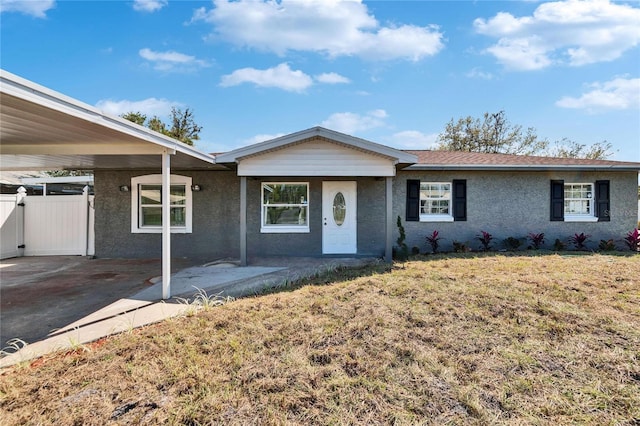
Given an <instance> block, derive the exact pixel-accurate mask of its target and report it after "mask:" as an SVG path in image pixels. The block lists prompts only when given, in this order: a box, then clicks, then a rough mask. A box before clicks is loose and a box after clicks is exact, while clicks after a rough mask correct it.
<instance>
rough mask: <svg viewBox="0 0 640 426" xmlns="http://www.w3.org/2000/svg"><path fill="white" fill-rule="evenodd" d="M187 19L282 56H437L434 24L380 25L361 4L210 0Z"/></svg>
mask: <svg viewBox="0 0 640 426" xmlns="http://www.w3.org/2000/svg"><path fill="white" fill-rule="evenodd" d="M213 4H214V7H213V8H212V9H210V10H207V9H206V8H204V7H202V8H199V9H198V10H196V12H195V13H194V15H193V17H192V19H191V21H192V22H194V21H205V22H208V23H210V24H212V25H213V27H214V32H213V33H212V35H211V38H212V39H223V40H226V41H228V42H230V43H233V44H235V45H237V46H243V47H249V48H255V49H258V50H262V51H268V52H274V53H276V54H278V55H285V54H286V53H287V52H288V51H311V52H319V53H322V54H326V55H328V56H330V57H337V56H359V57H362V58H366V59H369V60H392V59H406V60H411V61H418V60H420V59H422V58H425V57H427V56H432V55H435V54H436V53H438V52H439V51H440V50H441V49H442V48H443V47H444V45H443V42H442V38H443V34H442V33H441V32H440V31H439V28H438V27H437V26H435V25H429V26H424V27H419V26H415V25H399V26H387V27H383V26H381V25H380V23H379V22H378V21H377V20H376V19H375V17H374V16H373V15H371V14H370V13H369V11H368V9H367V6H366V5H365V4H363V3H362V2H361V0H355V1H341V0H305V1H300V0H280V1H250V0H240V1H229V0H214V1H213Z"/></svg>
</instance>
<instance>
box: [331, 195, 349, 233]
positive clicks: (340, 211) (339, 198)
mask: <svg viewBox="0 0 640 426" xmlns="http://www.w3.org/2000/svg"><path fill="white" fill-rule="evenodd" d="M346 216H347V203H346V202H345V200H344V195H342V192H338V193H337V194H336V196H335V197H333V221H334V222H335V223H336V225H338V226H342V224H343V223H344V219H345V217H346Z"/></svg>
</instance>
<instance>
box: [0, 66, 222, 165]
mask: <svg viewBox="0 0 640 426" xmlns="http://www.w3.org/2000/svg"><path fill="white" fill-rule="evenodd" d="M165 151H168V152H169V153H170V154H173V155H172V158H171V167H172V168H173V169H181V168H185V169H186V168H188V169H225V167H224V166H220V165H216V164H215V159H214V157H213V156H212V155H209V154H206V153H203V152H200V151H198V150H197V149H195V148H194V147H192V146H189V145H186V144H184V143H181V142H179V141H177V140H175V139H172V138H169V137H167V136H164V135H162V134H160V133H157V132H154V131H152V130H150V129H147V128H146V127H143V126H140V125H137V124H135V123H132V122H130V121H128V120H125V119H123V118H121V117H116V116H112V115H109V114H105V113H104V112H102V111H101V110H99V109H97V108H95V107H93V106H91V105H88V104H85V103H83V102H80V101H78V100H76V99H73V98H70V97H68V96H65V95H63V94H61V93H58V92H56V91H53V90H51V89H48V88H46V87H44V86H40V85H38V84H36V83H33V82H31V81H29V80H26V79H24V78H21V77H19V76H17V75H14V74H12V73H10V72H7V71H5V70H1V69H0V168H2V169H3V170H51V169H158V168H159V167H160V166H161V154H163V153H164V152H165Z"/></svg>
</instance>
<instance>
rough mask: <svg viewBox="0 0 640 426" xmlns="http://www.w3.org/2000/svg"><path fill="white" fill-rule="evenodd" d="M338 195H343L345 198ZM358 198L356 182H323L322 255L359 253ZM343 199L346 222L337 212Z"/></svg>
mask: <svg viewBox="0 0 640 426" xmlns="http://www.w3.org/2000/svg"><path fill="white" fill-rule="evenodd" d="M338 194H342V197H343V198H340V197H339V196H338ZM336 197H337V198H336ZM357 197H358V187H357V183H356V181H323V182H322V254H356V253H357V252H358V219H357V218H358V213H357V205H358V198H357ZM342 199H344V206H345V209H344V220H342V217H341V215H340V214H339V210H336V208H337V209H339V206H338V204H340V202H339V201H341V200H342ZM334 204H335V206H334ZM334 210H335V212H334Z"/></svg>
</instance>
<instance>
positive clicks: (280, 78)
mask: <svg viewBox="0 0 640 426" xmlns="http://www.w3.org/2000/svg"><path fill="white" fill-rule="evenodd" d="M242 83H253V84H255V85H256V86H259V87H276V88H278V89H282V90H286V91H288V92H304V91H305V90H306V89H307V88H308V87H310V86H311V85H313V79H312V78H311V77H310V76H308V75H307V74H305V73H304V72H302V71H300V70H296V71H293V70H292V69H291V68H289V64H287V63H286V62H284V63H282V64H280V65H277V66H275V67H273V68H267V69H266V70H259V69H255V68H242V69H239V70H235V71H234V72H232V73H231V74H227V75H223V76H222V81H221V82H220V85H221V86H222V87H230V86H237V85H239V84H242Z"/></svg>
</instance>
